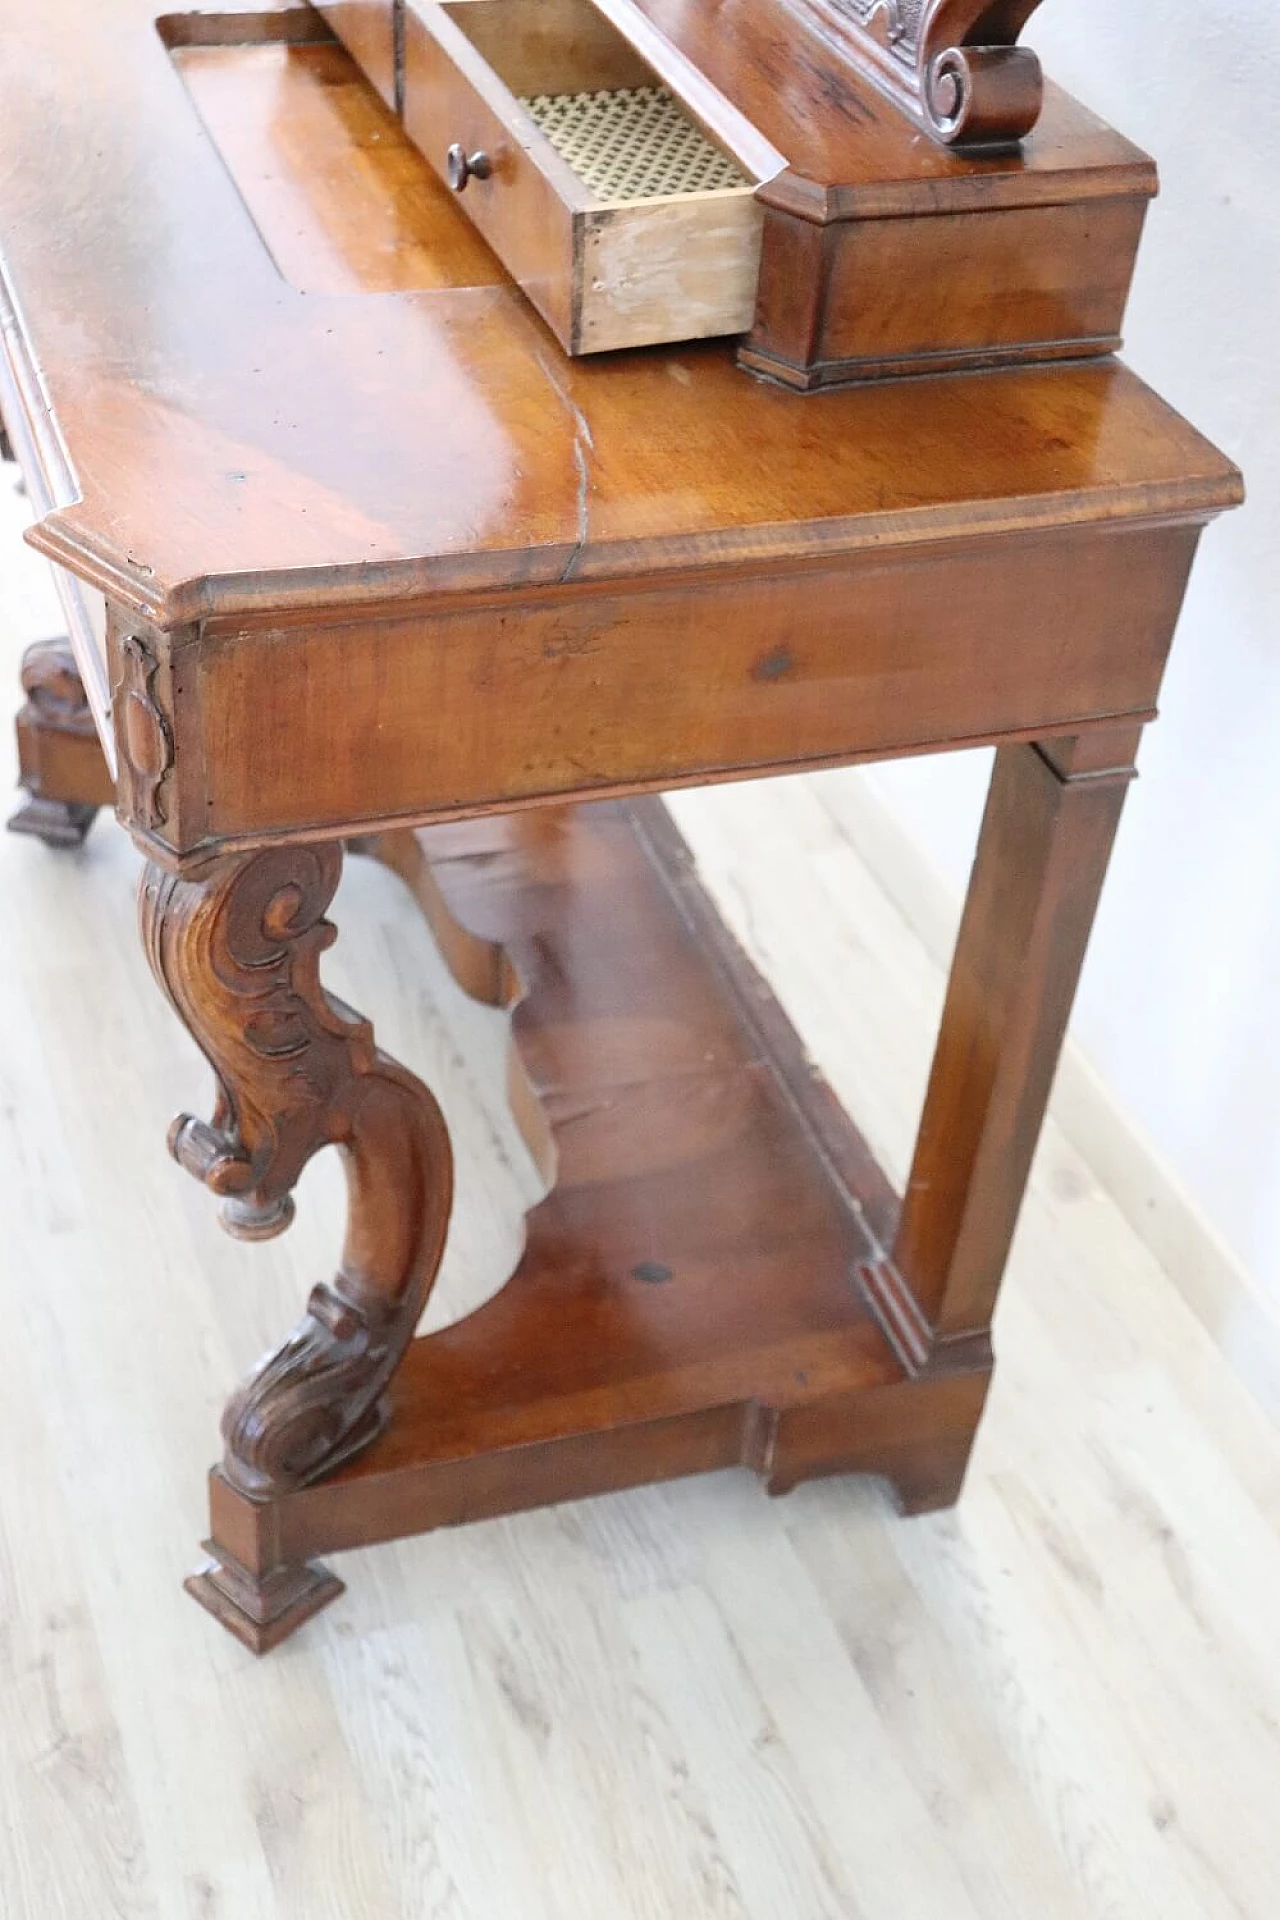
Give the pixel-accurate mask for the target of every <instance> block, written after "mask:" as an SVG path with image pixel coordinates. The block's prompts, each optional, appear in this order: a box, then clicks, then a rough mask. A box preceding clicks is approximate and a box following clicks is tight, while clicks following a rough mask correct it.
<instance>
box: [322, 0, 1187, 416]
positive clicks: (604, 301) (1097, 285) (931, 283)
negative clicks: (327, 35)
mask: <svg viewBox="0 0 1280 1920" xmlns="http://www.w3.org/2000/svg"><path fill="white" fill-rule="evenodd" d="M1036 3H1037V0H1019V3H1018V4H1017V5H1009V4H1000V5H992V4H991V0H985V3H984V0H944V3H941V4H940V3H939V0H930V3H929V4H928V5H927V6H924V7H922V8H908V9H905V10H903V9H900V8H898V7H896V6H889V5H886V4H882V0H866V4H864V3H863V0H726V4H723V5H718V6H716V7H714V8H709V7H707V6H706V5H704V4H703V3H702V0H554V3H552V0H458V4H456V5H453V6H449V5H444V6H441V5H438V4H436V0H405V7H404V10H403V14H402V20H403V43H404V44H403V66H402V72H401V77H400V93H401V96H402V99H403V105H404V111H405V118H406V125H407V127H408V129H409V131H410V133H411V135H412V137H413V138H414V139H415V140H416V141H417V142H418V143H419V144H420V145H421V146H422V148H423V151H424V152H426V153H427V154H428V155H429V156H430V157H431V159H432V161H433V164H434V165H435V166H436V168H437V170H438V171H439V172H440V173H441V174H443V173H444V168H445V161H444V155H445V151H446V143H447V142H448V141H449V140H450V139H451V138H454V137H455V136H454V135H450V134H449V133H448V132H443V133H442V127H450V126H452V127H454V128H456V139H457V140H458V141H459V142H460V143H461V144H462V145H464V146H465V147H466V148H467V150H468V151H471V150H472V149H473V148H474V149H476V150H479V151H482V152H485V153H486V154H488V153H489V152H490V150H491V149H492V150H493V151H494V152H496V153H497V154H498V156H499V158H498V161H497V164H496V165H495V167H494V169H493V173H492V178H491V183H490V185H489V186H488V187H487V188H486V189H485V190H484V191H483V192H480V193H477V194H475V195H473V197H472V199H471V200H470V201H468V203H467V210H468V212H469V213H470V214H471V215H472V217H473V218H474V219H475V220H476V221H477V222H478V224H479V226H480V228H481V230H482V231H483V232H484V233H485V234H486V236H487V237H488V238H489V239H490V240H491V241H492V243H493V245H494V246H495V248H496V250H497V252H498V253H499V255H500V256H501V257H502V258H503V260H504V261H505V262H506V263H507V265H508V266H509V267H510V268H511V270H512V272H513V273H514V274H515V277H516V278H517V280H518V281H519V282H520V284H521V285H522V287H523V288H524V289H525V291H526V293H527V294H528V295H529V297H530V298H531V299H532V300H533V302H534V304H535V305H536V306H537V307H538V309H539V311H540V312H541V313H542V314H543V315H544V317H545V318H546V319H547V320H548V322H549V324H550V325H551V326H552V328H553V330H554V331H555V332H556V334H557V337H558V338H559V339H560V341H561V344H562V345H564V346H565V347H566V348H567V349H568V351H570V352H574V353H577V352H595V351H598V350H600V349H602V348H608V347H617V346H622V345H627V344H638V343H639V342H640V341H641V340H642V339H644V338H652V339H659V338H669V339H679V338H681V337H688V338H697V337H700V336H701V335H704V334H710V333H714V332H716V331H721V332H734V331H741V330H743V326H744V325H750V336H749V338H748V340H747V342H746V344H745V345H744V348H743V352H742V361H743V364H744V365H745V366H747V367H748V368H750V369H751V370H753V371H756V372H761V373H767V374H769V375H770V376H771V377H773V378H776V379H778V380H781V381H783V382H785V383H786V384H787V385H789V386H792V387H796V388H799V389H802V390H804V389H810V388H815V387H822V386H831V385H839V384H843V383H845V382H847V381H849V380H863V379H874V378H882V377H885V376H890V375H899V374H903V373H918V372H939V371H944V370H946V369H954V368H960V367H979V366H996V365H1005V364H1011V363H1021V362H1026V361H1036V360H1042V359H1054V360H1057V359H1062V358H1066V357H1087V356H1091V355H1095V354H1098V353H1103V352H1107V351H1110V350H1111V349H1113V348H1114V347H1116V346H1117V345H1118V344H1119V340H1120V329H1121V324H1122V321H1123V316H1124V310H1125V305H1126V303H1127V299H1128V293H1129V286H1130V282H1131V280H1132V276H1133V268H1134V262H1135V258H1136V255H1137V248H1138V243H1139V241H1140V239H1141V235H1142V228H1143V223H1144V220H1145V215H1146V207H1147V203H1148V202H1149V200H1150V198H1151V196H1152V195H1153V194H1154V193H1155V191H1156V175H1155V169H1154V167H1153V165H1152V163H1151V162H1150V160H1148V159H1147V158H1146V156H1145V155H1144V154H1142V153H1140V152H1139V151H1138V150H1137V148H1135V147H1133V146H1131V145H1130V144H1129V143H1128V142H1127V141H1125V140H1123V139H1121V138H1120V136H1119V135H1117V134H1115V133H1113V132H1112V131H1111V130H1110V129H1109V128H1107V127H1105V126H1103V124H1102V123H1101V122H1100V121H1098V120H1097V119H1096V118H1095V117H1094V116H1093V115H1091V114H1089V113H1088V112H1086V111H1085V110H1084V109H1083V108H1082V107H1080V106H1079V105H1078V104H1077V103H1075V102H1074V101H1071V100H1069V99H1068V98H1067V97H1066V96H1065V95H1063V94H1062V93H1061V92H1060V91H1058V90H1057V89H1054V88H1052V87H1051V88H1049V89H1048V92H1047V96H1046V95H1045V89H1044V87H1043V85H1042V81H1041V75H1040V68H1039V63H1038V62H1037V60H1036V59H1035V56H1034V55H1033V54H1031V53H1030V52H1028V51H1027V50H1026V49H1023V48H1019V47H1017V46H1016V45H1015V44H1014V43H1015V42H1016V40H1017V37H1018V34H1019V32H1020V31H1021V29H1022V27H1023V26H1024V25H1025V23H1026V20H1027V19H1028V17H1029V16H1030V13H1031V11H1032V9H1033V7H1034V6H1035V4H1036ZM606 21H607V23H608V24H607V25H606V24H605V23H606ZM340 30H341V27H340ZM610 32H612V38H610V37H609V35H610ZM349 44H350V45H351V46H352V48H353V50H354V52H355V54H356V57H357V58H358V59H363V58H364V52H365V50H364V47H363V45H362V44H361V43H360V41H359V39H358V38H353V37H350V36H349ZM632 50H634V51H632ZM796 75H802V76H804V78H805V85H803V86H797V85H796V84H795V76H796ZM654 76H656V77H657V79H658V80H659V81H660V82H661V83H663V84H665V85H666V86H668V87H669V88H670V90H671V91H672V92H673V93H674V94H675V96H676V97H677V98H678V99H679V100H681V101H682V102H683V103H684V104H685V105H686V107H687V109H688V111H689V113H690V114H691V116H692V117H693V118H694V119H695V120H697V121H698V122H699V123H700V124H701V125H702V126H703V127H704V128H705V129H706V130H707V132H708V133H709V134H710V135H711V137H712V138H713V139H714V140H716V141H717V142H718V143H720V144H721V145H722V146H723V147H724V149H725V150H726V151H728V152H730V153H732V154H734V155H735V156H736V157H737V158H738V160H739V163H740V165H741V167H742V170H743V172H744V174H745V176H746V178H747V179H748V180H751V181H755V182H758V183H759V186H758V198H759V200H760V201H761V202H762V203H763V206H764V209H765V217H764V226H763V237H762V236H761V232H760V230H759V229H758V228H753V229H752V231H751V235H750V242H751V244H750V249H749V252H744V245H745V238H746V235H745V229H743V228H742V227H741V225H740V219H741V214H742V210H741V209H733V208H732V207H724V206H721V207H720V208H719V209H718V216H719V218H720V219H721V221H722V222H723V221H724V220H727V219H728V217H729V214H730V213H732V214H733V220H734V222H735V224H734V225H733V226H732V230H731V231H730V230H729V229H725V230H724V231H723V232H721V230H720V228H718V227H715V226H714V224H713V226H712V228H711V229H708V230H704V224H703V223H704V215H703V214H702V213H700V212H699V211H698V209H697V208H696V207H690V206H685V208H684V211H683V213H682V214H681V215H680V218H679V220H677V219H676V215H677V213H678V212H679V206H678V203H672V204H671V205H670V207H669V208H667V209H665V210H663V209H659V208H656V207H655V208H652V209H642V208H632V209H629V210H626V212H625V219H626V221H627V222H628V223H629V237H628V238H627V240H626V244H625V247H623V248H622V249H621V250H620V251H619V253H618V257H617V261H616V264H615V265H612V266H611V265H610V264H609V262H608V260H607V259H605V258H604V257H602V256H601V255H600V253H599V251H598V249H597V248H596V247H595V245H594V243H595V242H597V241H599V242H601V244H603V238H604V237H607V236H609V235H611V234H613V233H615V232H616V226H617V222H618V221H619V220H620V219H622V218H624V210H622V209H614V210H612V211H610V212H609V213H608V215H607V216H606V215H602V214H592V213H589V212H588V211H587V208H588V206H589V204H590V203H589V202H588V201H587V200H586V199H584V190H583V188H582V185H581V183H580V182H579V181H578V180H577V178H576V176H575V175H574V174H573V172H572V170H571V169H570V168H569V167H568V166H567V165H566V164H565V163H564V162H563V161H562V160H561V159H560V158H559V156H558V155H557V154H555V153H554V152H553V151H552V150H551V149H550V148H549V146H548V145H547V142H546V141H545V139H544V138H543V137H542V136H541V134H540V133H539V131H538V129H537V128H536V127H535V125H534V124H533V122H532V121H531V120H530V118H529V116H528V115H527V114H526V113H524V112H523V110H522V109H521V108H520V107H519V106H518V104H517V102H516V100H515V99H514V98H513V95H514V94H516V93H519V92H542V91H562V90H571V89H572V88H574V87H576V86H582V87H584V88H585V87H592V86H621V85H634V84H640V83H641V82H642V81H643V80H645V79H647V78H651V77H654ZM375 78H377V74H376V73H375ZM378 83H379V84H380V85H381V80H379V82H378ZM814 97H816V98H819V99H820V100H821V102H822V111H821V112H819V113H815V112H812V111H810V110H809V107H810V102H811V99H812V98H814ZM1042 100H1044V101H1045V104H1046V111H1045V113H1044V116H1043V121H1042V123H1041V124H1040V125H1038V126H1037V125H1036V122H1037V121H1039V120H1040V113H1041V104H1042ZM904 106H905V107H906V109H907V112H906V113H904V112H903V108H904ZM921 123H923V124H924V125H925V126H926V127H927V128H928V130H929V131H930V132H931V133H932V134H933V135H934V136H935V138H934V139H933V140H930V141H921V139H920V138H919V125H920V124H921ZM1033 126H1034V127H1035V132H1034V133H1032V128H1033ZM1024 135H1029V136H1030V137H1029V138H1027V139H1026V140H1025V141H1024V140H1023V139H1022V136H1024ZM939 142H940V143H941V144H939ZM694 198H696V196H695V197H694ZM716 211H717V210H716V209H714V208H710V207H709V208H707V209H706V210H705V212H706V217H707V218H710V216H711V215H712V213H713V212H716ZM631 228H634V232H631V231H630V229H631ZM703 254H707V255H708V256H709V260H710V262H711V263H713V264H709V265H708V266H707V268H706V269H705V271H703V272H702V273H701V276H699V261H700V260H701V258H702V256H703ZM757 263H758V273H757ZM673 275H674V279H673V280H672V278H671V277H672V276H673ZM748 278H749V280H750V282H751V283H752V284H753V285H755V292H756V301H755V318H754V322H753V323H752V322H751V321H750V319H749V302H748V318H747V320H746V321H745V322H739V321H738V319H737V318H736V317H735V306H734V302H735V300H736V298H737V295H736V292H735V293H734V295H733V298H729V297H728V291H729V290H732V289H736V288H737V285H738V281H739V279H748ZM669 280H670V281H671V284H670V287H669V289H668V281H669ZM717 281H721V282H723V283H724V286H725V288H726V297H725V301H724V303H723V304H720V305H717V304H716V300H715V283H716V282H717ZM657 288H661V289H662V290H663V291H662V293H661V297H658V296H657V295H656V294H655V289H657ZM668 291H669V295H670V297H668ZM745 292H749V288H745V289H744V293H745ZM589 295H590V296H591V298H592V299H593V300H594V301H595V303H596V305H597V306H600V305H602V306H603V309H604V314H605V315H607V316H611V317H610V318H608V321H607V323H606V324H597V325H592V324H590V323H589V322H588V319H587V317H586V309H585V306H584V303H585V302H586V301H587V298H588V296H589ZM615 308H616V310H615ZM682 324H683V325H684V326H685V329H686V331H685V333H684V334H683V335H682V334H681V332H680V328H681V325H682ZM645 327H648V329H649V332H648V333H647V334H646V333H645V331H644V329H645Z"/></svg>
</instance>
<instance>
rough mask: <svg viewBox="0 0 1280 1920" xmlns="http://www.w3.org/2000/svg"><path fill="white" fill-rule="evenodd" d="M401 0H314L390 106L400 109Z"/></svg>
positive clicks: (317, 9) (318, 10)
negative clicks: (399, 16)
mask: <svg viewBox="0 0 1280 1920" xmlns="http://www.w3.org/2000/svg"><path fill="white" fill-rule="evenodd" d="M400 10H401V0H317V4H316V12H317V13H319V14H322V15H323V16H324V18H325V20H327V21H328V23H329V25H330V26H331V27H332V28H333V31H334V32H335V33H336V34H337V35H338V36H339V38H340V39H342V40H343V41H344V42H345V44H346V46H347V48H348V49H349V51H350V52H351V54H352V56H353V58H354V59H355V60H356V62H357V64H358V65H359V66H360V68H361V69H362V71H363V72H364V73H366V74H367V75H368V77H369V79H370V80H372V82H373V84H374V86H375V87H376V88H377V89H378V92H379V93H380V94H381V95H382V98H383V99H384V100H385V101H386V103H387V105H388V106H389V107H393V108H395V109H396V110H397V111H398V110H399V107H400V103H401V98H402V94H401V83H400V70H401V66H402V64H403V55H402V50H401V45H400V36H401V27H400V22H399V19H398V17H397V16H398V15H399V13H400Z"/></svg>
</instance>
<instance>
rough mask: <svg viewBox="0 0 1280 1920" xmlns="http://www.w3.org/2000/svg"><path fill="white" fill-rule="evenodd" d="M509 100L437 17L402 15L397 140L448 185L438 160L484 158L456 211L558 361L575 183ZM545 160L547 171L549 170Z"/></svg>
mask: <svg viewBox="0 0 1280 1920" xmlns="http://www.w3.org/2000/svg"><path fill="white" fill-rule="evenodd" d="M524 121H525V116H524V115H522V114H521V112H520V109H519V107H518V106H517V105H516V102H515V101H514V99H512V98H511V97H510V96H509V95H507V94H506V90H505V88H503V87H502V86H501V83H500V82H499V81H498V80H497V79H496V76H494V75H493V73H492V70H491V69H490V68H488V67H486V65H485V63H484V62H483V60H482V59H481V58H480V56H479V54H478V53H476V52H475V50H474V49H473V48H472V47H471V46H469V44H468V43H467V41H466V39H465V38H464V36H463V35H462V34H461V33H459V32H458V30H457V28H456V27H454V26H453V23H452V22H451V21H450V20H448V19H447V18H446V17H445V16H444V15H442V14H441V13H440V12H439V10H438V9H435V8H428V9H425V10H424V12H423V13H422V14H421V15H420V14H418V13H416V12H414V10H413V8H412V7H411V6H410V7H408V8H406V11H405V32H404V125H405V131H406V133H407V134H408V136H409V138H410V139H411V140H412V141H413V143H414V145H415V146H416V147H417V148H418V150H419V151H420V152H421V153H423V154H424V155H425V156H426V158H427V159H428V160H429V161H430V163H431V165H432V166H433V167H434V168H435V170H436V172H437V173H438V174H439V175H440V177H441V179H443V180H448V178H449V170H448V162H447V157H446V156H447V154H448V152H449V149H450V148H451V147H454V146H459V147H461V148H462V150H463V152H464V153H465V154H467V155H468V156H472V155H475V154H477V153H483V154H485V155H486V156H487V158H488V161H489V166H490V172H489V176H488V178H487V179H481V178H478V177H476V176H472V177H471V178H469V179H468V180H467V181H466V184H465V187H464V189H463V191H462V193H461V194H460V195H459V204H460V207H461V210H462V211H463V212H464V213H466V214H467V215H468V217H469V218H470V220H471V222H472V224H473V225H474V226H475V228H476V229H477V231H478V232H479V233H481V234H483V236H484V238H485V239H486V240H487V241H488V243H489V245H490V246H491V247H492V248H493V250H494V252H495V253H496V254H497V255H498V257H499V259H500V260H501V261H502V263H503V265H504V266H505V267H506V269H507V271H508V273H510V274H511V276H512V278H513V279H514V280H516V281H517V282H518V283H519V285H520V287H521V289H522V290H523V292H524V293H525V294H526V295H527V296H528V298H529V299H530V300H531V301H532V302H533V304H534V306H535V307H536V308H537V309H538V312H539V313H540V314H541V315H542V317H543V319H544V320H545V321H546V322H547V324H548V326H550V328H551V329H552V331H553V332H554V333H555V335H556V337H557V339H558V340H559V341H560V344H561V346H563V347H564V348H565V349H566V350H567V351H569V352H573V351H574V348H575V344H576V342H575V340H574V333H575V312H574V308H575V301H574V297H573V296H574V219H575V208H574V206H573V204H572V200H573V197H574V192H575V186H576V182H575V181H574V177H573V174H572V173H571V171H570V169H569V168H568V167H567V166H565V165H564V163H563V162H562V161H561V160H560V158H559V155H558V154H557V153H556V152H555V151H554V149H553V148H551V147H550V146H549V145H548V146H547V155H546V156H544V155H543V154H542V153H541V151H540V149H541V147H542V146H544V145H547V143H545V142H543V141H542V139H541V136H540V135H539V133H538V130H537V128H536V127H535V126H533V124H532V122H527V123H526V124H523V125H522V124H521V123H522V122H524ZM548 156H549V161H550V163H551V164H548Z"/></svg>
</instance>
